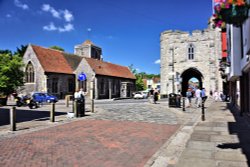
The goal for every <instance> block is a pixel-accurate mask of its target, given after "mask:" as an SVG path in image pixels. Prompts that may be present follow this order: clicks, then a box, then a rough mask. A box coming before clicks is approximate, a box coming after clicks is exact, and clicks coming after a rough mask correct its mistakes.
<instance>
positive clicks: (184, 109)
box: [182, 97, 186, 111]
mask: <svg viewBox="0 0 250 167" xmlns="http://www.w3.org/2000/svg"><path fill="white" fill-rule="evenodd" d="M185 99H186V98H185V97H183V98H182V111H186V108H185Z"/></svg>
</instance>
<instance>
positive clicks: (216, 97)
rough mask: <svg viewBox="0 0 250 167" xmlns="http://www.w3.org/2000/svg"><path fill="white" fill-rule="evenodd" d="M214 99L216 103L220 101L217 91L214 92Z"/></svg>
mask: <svg viewBox="0 0 250 167" xmlns="http://www.w3.org/2000/svg"><path fill="white" fill-rule="evenodd" d="M213 97H214V101H218V100H219V93H218V92H217V90H215V91H214V94H213Z"/></svg>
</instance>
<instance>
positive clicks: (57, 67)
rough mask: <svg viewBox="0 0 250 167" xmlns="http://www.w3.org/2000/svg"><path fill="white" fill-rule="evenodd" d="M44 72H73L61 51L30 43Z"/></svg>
mask: <svg viewBox="0 0 250 167" xmlns="http://www.w3.org/2000/svg"><path fill="white" fill-rule="evenodd" d="M31 46H32V48H33V50H34V52H35V53H36V56H37V58H38V60H39V62H40V63H41V65H42V67H43V69H44V71H45V72H54V73H63V74H73V70H72V69H71V67H70V65H69V64H68V62H67V60H66V59H65V57H64V55H63V52H61V51H57V50H54V49H48V48H43V47H40V46H35V45H31Z"/></svg>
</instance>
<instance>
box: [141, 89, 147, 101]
mask: <svg viewBox="0 0 250 167" xmlns="http://www.w3.org/2000/svg"><path fill="white" fill-rule="evenodd" d="M141 92H142V94H143V98H145V99H146V98H148V94H149V92H148V91H146V90H144V91H141Z"/></svg>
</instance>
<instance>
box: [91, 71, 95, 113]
mask: <svg viewBox="0 0 250 167" xmlns="http://www.w3.org/2000/svg"><path fill="white" fill-rule="evenodd" d="M91 82H92V84H91V85H92V89H91V90H92V100H91V108H92V110H91V112H94V111H95V109H94V108H95V107H94V106H95V104H94V99H95V74H94V75H93V76H92V80H91Z"/></svg>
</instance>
